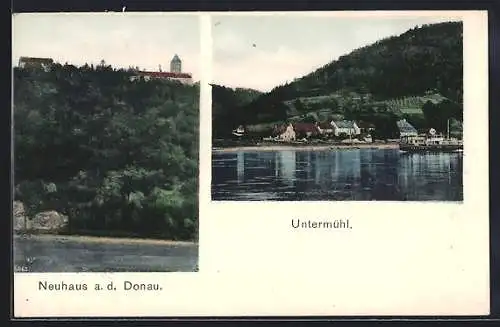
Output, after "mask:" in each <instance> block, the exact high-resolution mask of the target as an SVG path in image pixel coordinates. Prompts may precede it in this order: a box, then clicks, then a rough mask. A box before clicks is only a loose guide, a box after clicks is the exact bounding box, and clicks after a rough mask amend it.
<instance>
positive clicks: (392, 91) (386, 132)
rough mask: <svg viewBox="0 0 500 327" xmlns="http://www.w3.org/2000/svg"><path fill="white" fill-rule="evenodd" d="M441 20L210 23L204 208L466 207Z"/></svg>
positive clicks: (450, 55)
mask: <svg viewBox="0 0 500 327" xmlns="http://www.w3.org/2000/svg"><path fill="white" fill-rule="evenodd" d="M462 27H463V26H462V22H461V21H460V20H458V19H452V18H450V17H445V16H428V15H426V16H417V15H413V16H410V15H404V16H402V15H399V16H395V15H384V16H381V15H379V16H375V15H368V16H360V15H358V16H350V17H348V16H338V14H337V15H326V14H325V15H315V16H312V15H306V14H304V15H300V14H297V13H293V14H292V13H289V14H284V13H279V14H278V13H277V14H270V13H266V14H248V15H240V14H238V15H230V14H229V15H228V14H220V15H213V16H212V35H213V67H212V69H213V79H212V82H211V88H212V179H211V180H212V181H211V196H212V200H213V201H441V202H443V201H445V202H462V201H463V151H464V148H463V120H464V107H463V40H462V39H463V32H462Z"/></svg>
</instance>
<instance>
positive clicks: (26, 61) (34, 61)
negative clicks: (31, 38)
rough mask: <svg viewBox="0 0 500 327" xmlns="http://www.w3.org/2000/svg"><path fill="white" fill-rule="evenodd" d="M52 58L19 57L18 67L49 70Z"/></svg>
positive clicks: (52, 61)
mask: <svg viewBox="0 0 500 327" xmlns="http://www.w3.org/2000/svg"><path fill="white" fill-rule="evenodd" d="M53 64H54V60H53V59H52V58H36V57H20V58H19V68H37V69H43V70H45V71H49V70H50V68H51V67H52V65H53Z"/></svg>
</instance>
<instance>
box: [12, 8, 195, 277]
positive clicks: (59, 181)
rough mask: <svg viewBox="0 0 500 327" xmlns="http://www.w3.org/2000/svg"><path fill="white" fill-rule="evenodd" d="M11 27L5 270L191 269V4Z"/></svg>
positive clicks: (36, 19)
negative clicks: (10, 266) (179, 9)
mask: <svg viewBox="0 0 500 327" xmlns="http://www.w3.org/2000/svg"><path fill="white" fill-rule="evenodd" d="M12 30H13V31H12V33H13V34H12V40H13V41H12V70H13V71H12V76H13V77H12V83H13V88H12V89H13V92H12V93H13V95H12V97H13V98H12V110H13V130H12V137H13V151H14V154H13V157H14V163H13V172H12V173H13V179H14V182H13V185H14V190H13V200H14V201H13V211H12V212H13V218H12V219H13V231H12V232H13V263H14V271H15V272H18V273H20V272H195V271H198V169H199V167H198V166H199V160H198V153H199V132H198V131H199V98H200V83H199V76H200V69H201V68H200V67H201V65H200V24H199V17H198V16H197V15H196V14H184V13H182V14H181V13H168V14H149V13H148V14H146V13H144V14H127V13H99V14H96V13H92V14H88V13H87V14H76V13H71V14H52V13H51V14H39V13H37V14H16V15H13V18H12Z"/></svg>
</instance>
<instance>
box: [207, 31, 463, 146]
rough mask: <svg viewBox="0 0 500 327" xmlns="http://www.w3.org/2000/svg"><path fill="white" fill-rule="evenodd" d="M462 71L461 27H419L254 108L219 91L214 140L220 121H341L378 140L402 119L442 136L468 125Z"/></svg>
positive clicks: (310, 76)
mask: <svg viewBox="0 0 500 327" xmlns="http://www.w3.org/2000/svg"><path fill="white" fill-rule="evenodd" d="M462 70H463V49H462V23H461V22H448V23H439V24H431V25H423V26H420V27H418V26H416V27H415V28H412V29H410V30H408V31H407V32H405V33H403V34H401V35H398V36H393V37H389V38H386V39H382V40H380V41H378V42H376V43H374V44H371V45H368V46H365V47H363V48H360V49H356V50H354V51H352V52H351V53H350V54H347V55H344V56H341V57H339V58H338V60H336V61H333V62H331V63H328V64H326V65H325V66H323V67H321V68H319V69H317V70H316V71H314V72H312V73H310V74H308V75H306V76H303V77H301V78H299V79H296V80H295V81H294V82H291V83H288V84H285V85H279V86H277V87H275V88H274V89H273V90H271V91H270V92H269V93H265V94H262V95H261V96H258V97H257V98H255V99H254V100H253V101H251V102H249V103H248V102H246V103H245V102H242V101H240V102H238V97H236V96H233V95H231V94H230V93H229V92H220V91H219V90H217V89H214V90H213V93H212V94H213V97H212V101H213V103H214V108H216V111H217V113H218V116H217V117H215V118H214V119H215V121H214V124H213V126H215V128H216V130H214V136H216V135H217V134H221V132H220V131H218V130H217V129H218V128H219V126H220V127H221V128H222V127H224V123H223V122H222V121H221V120H218V117H224V119H225V128H226V129H227V128H232V127H233V126H236V125H240V124H242V125H251V124H262V123H269V122H284V121H321V120H327V119H332V118H334V117H338V118H340V119H360V120H366V121H370V122H372V123H374V124H375V125H377V130H378V133H379V134H380V135H379V136H380V137H393V136H395V134H397V129H395V126H394V125H395V122H396V121H397V120H398V119H401V118H406V119H408V120H409V121H410V122H413V123H414V124H416V125H417V127H419V128H429V127H437V128H438V130H442V128H443V126H445V125H446V121H447V119H448V118H453V119H455V120H456V121H461V120H462V111H463V108H462V97H463V85H462V75H463V73H462ZM429 109H435V110H438V111H442V112H441V114H436V113H435V112H432V111H433V110H429ZM436 119H438V120H437V121H436ZM436 124H437V126H436ZM228 126H230V127H228Z"/></svg>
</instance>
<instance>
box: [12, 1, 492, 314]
mask: <svg viewBox="0 0 500 327" xmlns="http://www.w3.org/2000/svg"><path fill="white" fill-rule="evenodd" d="M33 26H37V28H36V29H33V28H32V27H33ZM487 37H488V35H487V15H486V13H485V12H480V11H392V12H383V11H366V12H363V11H356V12H354V11H353V12H200V13H93V14H76V13H70V14H20V15H14V18H13V57H12V65H13V89H14V92H13V116H14V127H13V137H14V144H15V146H14V150H15V152H14V160H15V161H14V172H13V174H14V186H15V189H14V190H13V192H14V203H13V208H14V210H13V212H14V215H13V222H14V231H13V233H14V244H13V253H14V271H15V273H14V288H15V291H14V311H15V316H16V317H91V316H108V317H117V316H119V317H141V316H148V317H151V316H157V317H168V316H247V315H250V316H256V315H257V316H259V315H260V316H262V315H265V316H282V315H287V316H291V315H298V316H303V315H328V316H335V315H343V316H346V315H349V316H350V315H352V316H366V315H370V316H374V315H382V316H383V315H396V316H407V315H483V314H488V312H489V241H488V240H489V213H488V205H489V204H488V202H489V200H488V199H489V195H488V169H489V167H488V100H487V99H488V91H487V86H488V83H487V80H488V53H487V44H488V42H487V40H488V38H487ZM76 295H78V296H76Z"/></svg>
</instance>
